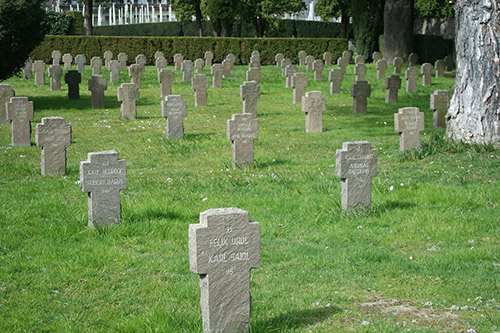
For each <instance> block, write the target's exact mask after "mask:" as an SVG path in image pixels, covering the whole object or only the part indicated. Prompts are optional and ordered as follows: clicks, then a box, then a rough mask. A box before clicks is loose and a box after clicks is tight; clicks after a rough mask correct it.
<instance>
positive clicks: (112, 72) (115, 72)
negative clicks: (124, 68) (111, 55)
mask: <svg viewBox="0 0 500 333" xmlns="http://www.w3.org/2000/svg"><path fill="white" fill-rule="evenodd" d="M108 66H109V82H111V83H113V82H119V81H120V63H119V62H118V60H110V61H109V64H108Z"/></svg>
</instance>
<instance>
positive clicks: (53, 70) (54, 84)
mask: <svg viewBox="0 0 500 333" xmlns="http://www.w3.org/2000/svg"><path fill="white" fill-rule="evenodd" d="M62 73H63V70H62V68H61V66H60V65H51V66H50V67H49V77H50V91H56V90H61V76H62Z"/></svg>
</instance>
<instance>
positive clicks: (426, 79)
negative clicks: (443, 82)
mask: <svg viewBox="0 0 500 333" xmlns="http://www.w3.org/2000/svg"><path fill="white" fill-rule="evenodd" d="M420 70H421V73H422V85H423V86H430V85H431V83H432V64H431V63H429V62H426V63H423V64H422V67H421V69H420Z"/></svg>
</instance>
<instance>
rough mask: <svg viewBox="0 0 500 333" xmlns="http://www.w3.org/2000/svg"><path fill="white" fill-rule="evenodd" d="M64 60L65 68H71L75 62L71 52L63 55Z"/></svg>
mask: <svg viewBox="0 0 500 333" xmlns="http://www.w3.org/2000/svg"><path fill="white" fill-rule="evenodd" d="M62 61H63V63H64V69H71V65H72V63H73V56H71V54H69V53H65V54H64V55H63V57H62Z"/></svg>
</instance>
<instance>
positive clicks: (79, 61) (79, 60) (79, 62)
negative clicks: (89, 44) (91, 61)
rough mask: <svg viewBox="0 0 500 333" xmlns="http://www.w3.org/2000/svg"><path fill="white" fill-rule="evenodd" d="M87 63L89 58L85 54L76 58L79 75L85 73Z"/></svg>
mask: <svg viewBox="0 0 500 333" xmlns="http://www.w3.org/2000/svg"><path fill="white" fill-rule="evenodd" d="M86 62H87V58H85V56H84V55H83V54H77V55H76V57H75V64H76V68H77V70H78V73H80V74H81V73H83V72H85V63H86Z"/></svg>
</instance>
